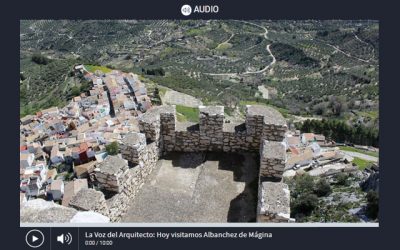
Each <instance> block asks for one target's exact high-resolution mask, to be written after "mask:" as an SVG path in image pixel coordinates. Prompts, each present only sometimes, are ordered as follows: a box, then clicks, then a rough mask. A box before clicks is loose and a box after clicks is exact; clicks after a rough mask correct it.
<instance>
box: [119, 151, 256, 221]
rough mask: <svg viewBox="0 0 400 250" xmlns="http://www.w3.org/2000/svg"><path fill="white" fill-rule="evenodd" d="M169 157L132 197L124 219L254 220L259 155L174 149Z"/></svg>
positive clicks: (162, 161)
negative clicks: (180, 151) (175, 150)
mask: <svg viewBox="0 0 400 250" xmlns="http://www.w3.org/2000/svg"><path fill="white" fill-rule="evenodd" d="M165 158H166V159H163V160H160V161H159V162H158V166H157V168H156V169H155V170H154V171H153V172H152V173H151V175H150V176H149V179H148V181H147V182H146V183H145V184H144V186H143V187H142V189H141V190H140V191H139V193H138V194H137V196H136V197H135V199H134V200H133V201H132V203H131V205H130V208H129V210H128V212H127V213H126V215H125V216H124V218H123V219H122V221H123V222H248V221H255V218H256V204H257V176H258V164H257V157H256V156H255V155H252V154H242V155H238V154H215V153H207V155H206V154H201V153H191V154H179V153H173V154H170V155H168V156H166V157H165ZM254 184H255V185H254Z"/></svg>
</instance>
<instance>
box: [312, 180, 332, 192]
mask: <svg viewBox="0 0 400 250" xmlns="http://www.w3.org/2000/svg"><path fill="white" fill-rule="evenodd" d="M331 192H332V188H331V185H330V184H329V183H328V182H327V181H326V180H325V179H324V178H321V179H319V181H318V182H317V183H316V184H315V189H314V193H315V194H316V195H317V196H318V197H322V196H327V195H328V194H330V193H331Z"/></svg>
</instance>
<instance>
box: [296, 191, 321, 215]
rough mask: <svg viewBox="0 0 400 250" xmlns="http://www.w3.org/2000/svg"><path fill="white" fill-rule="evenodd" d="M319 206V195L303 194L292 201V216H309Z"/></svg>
mask: <svg viewBox="0 0 400 250" xmlns="http://www.w3.org/2000/svg"><path fill="white" fill-rule="evenodd" d="M317 206H318V197H317V196H316V195H315V194H310V193H306V194H302V195H300V196H299V197H298V198H296V199H295V200H294V202H292V203H291V210H292V216H294V217H299V216H300V217H301V216H309V215H310V214H311V213H312V212H313V211H314V209H315V208H317Z"/></svg>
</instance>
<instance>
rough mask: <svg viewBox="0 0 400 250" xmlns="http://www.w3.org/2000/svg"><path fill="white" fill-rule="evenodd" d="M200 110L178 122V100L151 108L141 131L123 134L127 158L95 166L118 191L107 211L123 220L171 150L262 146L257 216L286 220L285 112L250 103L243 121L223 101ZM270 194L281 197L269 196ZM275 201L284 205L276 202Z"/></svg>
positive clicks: (100, 178)
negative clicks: (231, 117) (227, 115)
mask: <svg viewBox="0 0 400 250" xmlns="http://www.w3.org/2000/svg"><path fill="white" fill-rule="evenodd" d="M199 112H200V114H199V123H198V124H194V123H188V122H187V123H182V122H178V121H177V118H176V109H175V106H160V107H155V108H153V109H151V110H149V111H148V112H146V113H144V114H143V115H142V116H141V117H140V119H139V127H140V133H138V132H131V133H129V134H127V135H126V136H125V137H124V138H123V140H122V142H121V145H120V149H121V155H122V158H123V159H121V158H119V157H118V156H109V157H107V158H106V159H105V161H104V162H102V163H101V164H100V165H99V167H98V168H97V169H96V170H95V171H96V179H97V182H98V184H99V187H100V188H101V189H103V190H105V191H107V192H114V195H113V196H112V198H110V199H108V200H107V202H106V203H107V212H104V213H106V214H107V215H108V216H109V217H110V219H111V221H119V220H120V218H121V216H122V215H123V214H124V213H125V212H126V210H127V209H128V205H129V203H130V201H131V200H132V199H134V197H135V194H136V193H137V192H138V191H139V190H140V188H141V186H142V185H143V183H144V181H145V180H146V178H147V176H148V175H149V174H150V173H151V171H152V170H153V169H154V168H155V166H156V163H157V161H158V160H159V158H160V157H161V156H162V155H163V154H165V153H167V152H171V151H178V152H203V151H213V152H243V151H253V152H254V151H256V152H257V151H258V152H259V153H260V175H259V192H260V194H259V197H258V198H259V199H258V218H259V220H258V221H260V222H266V221H270V222H276V221H285V218H286V217H287V216H286V214H287V211H289V214H290V207H289V206H287V204H289V200H288V199H289V198H288V196H287V195H281V193H282V192H283V193H285V194H286V192H288V191H286V187H285V186H282V185H280V184H283V183H281V182H280V180H281V177H282V173H283V170H284V167H285V163H286V150H285V147H284V145H283V144H282V141H283V138H284V134H285V132H286V130H287V126H286V122H285V119H284V118H283V117H282V115H281V114H280V113H279V112H278V111H276V110H274V109H272V108H270V107H266V106H257V105H249V106H247V108H246V119H245V121H244V122H243V123H239V124H235V123H230V122H227V121H225V120H224V107H222V106H212V107H206V106H200V107H199ZM268 178H272V179H273V182H271V181H270V180H268V181H266V179H268ZM271 183H272V184H271ZM271 186H272V187H274V188H271ZM283 189H284V190H283ZM271 192H273V193H271ZM275 193H276V194H277V195H275ZM266 195H267V196H266ZM268 195H270V196H271V197H279V198H280V200H274V198H272V199H271V198H270V196H268ZM266 197H267V198H266ZM266 202H267V203H266ZM275 203H279V204H283V205H282V206H274V205H276V204H275ZM101 206H103V205H101ZM276 207H279V208H281V210H282V211H284V212H285V213H284V214H285V216H283V217H282V216H281V215H282V213H281V212H280V211H281V210H279V209H272V208H276ZM281 217H282V218H284V219H282V218H281Z"/></svg>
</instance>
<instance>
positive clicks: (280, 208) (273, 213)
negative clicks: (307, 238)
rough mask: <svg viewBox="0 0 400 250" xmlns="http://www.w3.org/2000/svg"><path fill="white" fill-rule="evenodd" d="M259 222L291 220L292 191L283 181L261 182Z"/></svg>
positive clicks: (258, 208)
mask: <svg viewBox="0 0 400 250" xmlns="http://www.w3.org/2000/svg"><path fill="white" fill-rule="evenodd" d="M258 197H259V201H258V207H257V210H258V216H257V221H258V222H291V221H292V220H291V218H290V192H289V187H288V185H287V184H285V183H282V182H261V184H260V186H259V195H258Z"/></svg>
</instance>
